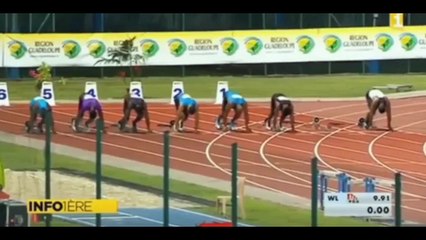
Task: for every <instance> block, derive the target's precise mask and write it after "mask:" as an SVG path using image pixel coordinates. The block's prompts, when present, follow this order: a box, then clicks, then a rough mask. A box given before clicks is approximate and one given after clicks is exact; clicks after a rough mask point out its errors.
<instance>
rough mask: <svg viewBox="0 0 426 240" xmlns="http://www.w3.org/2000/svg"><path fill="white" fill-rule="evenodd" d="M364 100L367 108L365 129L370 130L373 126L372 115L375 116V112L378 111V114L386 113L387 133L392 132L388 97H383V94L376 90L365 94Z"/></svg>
mask: <svg viewBox="0 0 426 240" xmlns="http://www.w3.org/2000/svg"><path fill="white" fill-rule="evenodd" d="M365 98H366V100H367V106H368V110H369V111H368V113H367V117H366V118H365V123H366V126H365V127H366V129H370V128H372V127H373V126H374V125H373V119H374V115H375V114H376V111H377V110H379V113H380V114H383V113H385V112H386V116H387V125H388V129H389V131H393V128H392V125H391V120H392V114H391V103H390V100H389V98H388V97H386V96H385V94H384V93H383V92H382V91H380V90H378V89H370V90H368V91H367V93H366V94H365Z"/></svg>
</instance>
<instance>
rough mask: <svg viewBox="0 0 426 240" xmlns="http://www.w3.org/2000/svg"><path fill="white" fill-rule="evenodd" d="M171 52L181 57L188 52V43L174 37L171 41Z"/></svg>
mask: <svg viewBox="0 0 426 240" xmlns="http://www.w3.org/2000/svg"><path fill="white" fill-rule="evenodd" d="M169 49H170V53H171V54H172V55H174V56H175V57H180V56H182V55H183V54H184V53H185V52H186V49H187V47H186V44H185V42H184V41H182V40H180V39H177V38H175V39H172V40H170V41H169Z"/></svg>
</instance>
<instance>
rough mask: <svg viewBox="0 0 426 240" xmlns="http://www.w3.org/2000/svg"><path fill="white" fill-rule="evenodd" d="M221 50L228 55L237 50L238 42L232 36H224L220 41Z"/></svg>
mask: <svg viewBox="0 0 426 240" xmlns="http://www.w3.org/2000/svg"><path fill="white" fill-rule="evenodd" d="M220 45H221V46H222V51H223V53H225V54H226V55H228V56H231V55H233V54H234V53H235V52H236V51H237V50H238V42H237V41H236V40H235V39H233V38H224V39H222V40H221V41H220Z"/></svg>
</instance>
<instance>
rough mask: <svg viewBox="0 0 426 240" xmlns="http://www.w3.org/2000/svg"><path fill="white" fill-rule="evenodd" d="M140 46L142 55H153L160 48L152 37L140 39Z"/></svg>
mask: <svg viewBox="0 0 426 240" xmlns="http://www.w3.org/2000/svg"><path fill="white" fill-rule="evenodd" d="M141 48H142V53H143V55H144V56H147V57H153V56H154V55H155V54H157V52H158V50H160V46H159V45H158V43H157V42H156V41H154V40H152V39H145V40H142V41H141Z"/></svg>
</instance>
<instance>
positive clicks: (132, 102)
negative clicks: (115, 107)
mask: <svg viewBox="0 0 426 240" xmlns="http://www.w3.org/2000/svg"><path fill="white" fill-rule="evenodd" d="M132 110H134V111H135V112H136V118H135V119H134V120H133V121H132V131H133V132H135V133H136V132H137V131H138V128H137V123H138V122H139V121H141V120H142V118H144V117H145V123H146V128H147V130H148V132H149V133H152V130H151V122H150V120H149V112H148V106H147V104H146V102H145V100H144V99H143V98H142V97H141V96H140V95H138V94H134V93H133V92H132V93H130V89H129V88H127V89H126V94H125V95H124V101H123V114H124V116H123V118H122V119H121V120H120V121H118V128H119V129H120V131H125V129H126V125H127V122H128V121H129V119H130V114H131V112H132Z"/></svg>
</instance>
